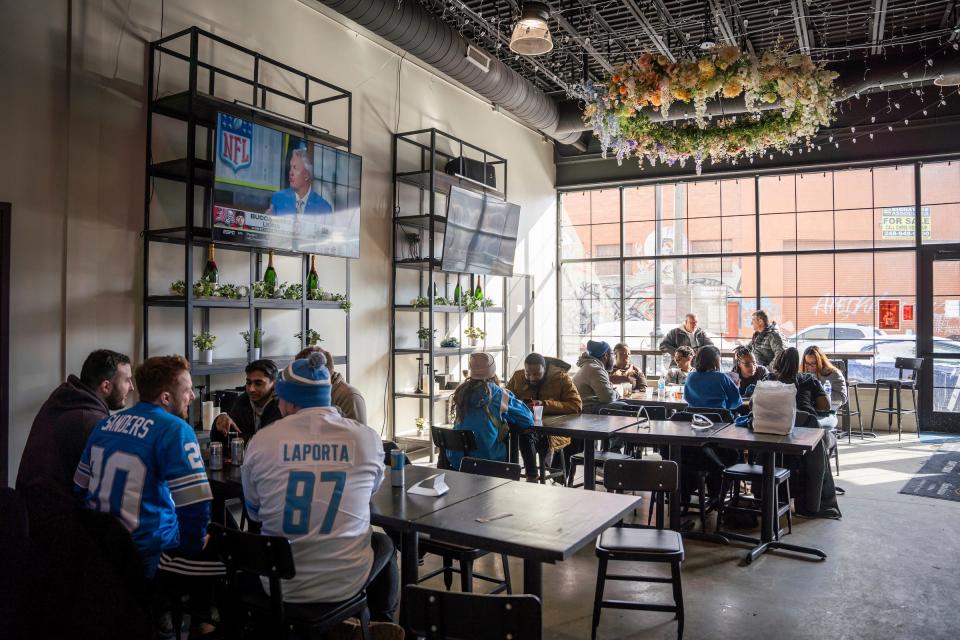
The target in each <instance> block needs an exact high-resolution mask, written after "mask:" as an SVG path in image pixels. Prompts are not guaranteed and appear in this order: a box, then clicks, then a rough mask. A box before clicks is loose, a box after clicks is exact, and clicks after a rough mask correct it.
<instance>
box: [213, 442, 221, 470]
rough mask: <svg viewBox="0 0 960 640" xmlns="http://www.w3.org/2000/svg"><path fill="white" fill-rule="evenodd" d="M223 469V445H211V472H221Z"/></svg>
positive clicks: (218, 443) (215, 443)
mask: <svg viewBox="0 0 960 640" xmlns="http://www.w3.org/2000/svg"><path fill="white" fill-rule="evenodd" d="M221 469H223V444H222V443H220V442H211V443H210V470H211V471H219V470H221Z"/></svg>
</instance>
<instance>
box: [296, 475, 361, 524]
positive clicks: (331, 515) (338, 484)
mask: <svg viewBox="0 0 960 640" xmlns="http://www.w3.org/2000/svg"><path fill="white" fill-rule="evenodd" d="M320 482H333V483H334V485H333V493H331V494H330V502H329V504H328V505H327V513H326V514H325V515H324V516H323V522H322V523H321V524H320V533H322V534H324V533H330V531H331V530H332V529H333V521H334V519H336V517H337V510H338V509H339V508H340V499H341V498H342V497H343V487H344V485H346V484H347V472H346V471H322V472H320ZM316 483H317V476H316V474H313V473H311V472H309V471H291V472H290V475H288V476H287V497H286V500H284V503H283V532H284V533H286V534H288V535H303V534H305V533H307V532H308V531H309V530H310V508H311V507H312V506H313V488H314V486H315V485H316Z"/></svg>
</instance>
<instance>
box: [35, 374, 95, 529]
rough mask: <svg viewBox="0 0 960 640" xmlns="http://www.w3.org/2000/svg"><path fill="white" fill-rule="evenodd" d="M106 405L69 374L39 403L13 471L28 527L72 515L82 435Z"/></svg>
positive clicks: (51, 523)
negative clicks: (26, 511) (28, 522)
mask: <svg viewBox="0 0 960 640" xmlns="http://www.w3.org/2000/svg"><path fill="white" fill-rule="evenodd" d="M108 415H110V410H109V409H108V408H107V405H106V403H105V402H104V401H103V399H102V398H100V396H98V395H97V394H96V392H95V391H94V390H93V389H91V388H90V387H88V386H87V385H85V384H83V383H82V382H80V379H79V378H78V377H77V376H74V375H71V376H70V377H69V378H67V381H66V382H64V383H63V384H61V385H60V386H59V387H57V388H56V389H55V390H54V392H53V393H51V394H50V397H49V398H47V401H46V402H44V403H43V406H42V407H40V411H39V412H38V413H37V416H36V418H34V420H33V426H31V427H30V435H29V436H28V437H27V444H26V447H24V449H23V456H22V457H21V459H20V470H19V472H18V473H17V485H16V486H17V491H18V492H19V493H20V495H22V496H23V498H24V500H25V501H26V503H27V510H28V512H29V514H30V529H31V532H39V531H40V530H42V529H45V528H50V527H53V528H56V527H59V526H60V525H61V523H62V520H63V519H64V518H73V514H74V512H75V507H76V505H77V499H76V498H75V497H74V495H73V474H74V472H75V471H76V470H77V463H79V462H80V456H81V455H82V454H83V449H84V447H86V445H87V438H89V436H90V433H91V432H92V431H93V428H94V427H95V426H96V424H97V423H98V422H100V421H101V420H102V419H104V418H106V417H107V416H108Z"/></svg>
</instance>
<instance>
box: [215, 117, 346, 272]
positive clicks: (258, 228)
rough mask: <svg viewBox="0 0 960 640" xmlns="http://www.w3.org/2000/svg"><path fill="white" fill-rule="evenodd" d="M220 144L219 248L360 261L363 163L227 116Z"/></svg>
mask: <svg viewBox="0 0 960 640" xmlns="http://www.w3.org/2000/svg"><path fill="white" fill-rule="evenodd" d="M215 144H216V161H215V162H214V189H213V208H212V211H211V226H212V227H213V239H214V240H215V241H217V240H219V241H227V242H238V243H241V244H249V245H254V246H258V247H266V248H273V249H289V250H293V251H302V252H304V253H316V254H321V255H328V256H341V257H347V258H357V257H359V256H360V176H361V166H362V163H361V159H360V156H358V155H354V154H352V153H347V152H346V151H341V150H339V149H334V148H333V147H328V146H326V145H323V144H319V143H316V142H311V141H309V140H305V139H303V138H299V137H297V136H293V135H290V134H288V133H284V132H281V131H277V130H275V129H271V128H269V127H264V126H262V125H259V124H254V123H252V122H249V121H247V120H244V119H243V118H238V117H236V116H232V115H229V114H226V113H220V114H219V115H218V116H217V138H216V143H215Z"/></svg>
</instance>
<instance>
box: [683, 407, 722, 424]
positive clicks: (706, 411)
mask: <svg viewBox="0 0 960 640" xmlns="http://www.w3.org/2000/svg"><path fill="white" fill-rule="evenodd" d="M677 413H683V414H686V413H689V414H690V415H691V416H692V415H693V414H695V413H699V414H700V415H703V416H707V417H708V418H710V420H712V421H713V422H733V421H734V419H735V418H736V416H735V415H734V414H733V411H730V410H729V409H716V408H714V407H687V408H686V409H684V410H683V411H678V412H677ZM711 416H717V418H718V419H714V418H712V417H711Z"/></svg>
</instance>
